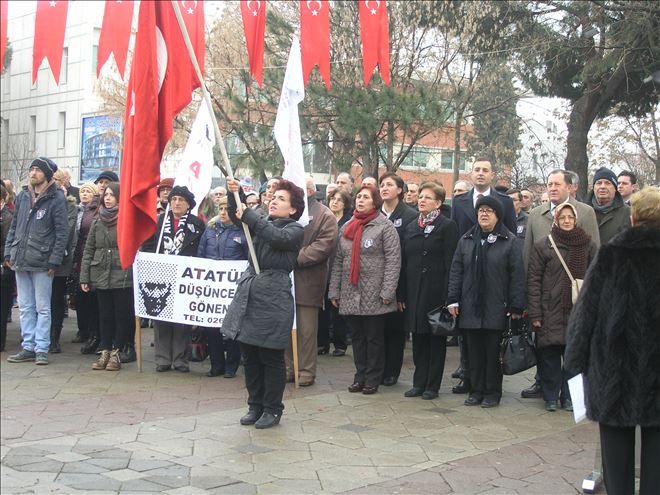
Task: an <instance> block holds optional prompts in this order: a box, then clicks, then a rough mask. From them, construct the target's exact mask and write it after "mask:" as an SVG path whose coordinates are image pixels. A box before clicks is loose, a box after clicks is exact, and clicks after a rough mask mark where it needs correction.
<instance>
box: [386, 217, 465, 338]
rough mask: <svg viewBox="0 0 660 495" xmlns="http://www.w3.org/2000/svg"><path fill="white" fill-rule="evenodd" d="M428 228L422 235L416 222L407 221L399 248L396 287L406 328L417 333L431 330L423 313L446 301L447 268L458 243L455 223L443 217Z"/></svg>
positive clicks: (423, 230)
mask: <svg viewBox="0 0 660 495" xmlns="http://www.w3.org/2000/svg"><path fill="white" fill-rule="evenodd" d="M428 227H432V230H431V232H428V233H425V229H422V228H420V227H419V225H418V224H417V221H414V222H410V223H409V224H408V226H407V227H406V230H405V232H404V236H403V246H402V249H401V276H400V277H399V281H400V282H399V285H400V294H401V299H402V301H403V302H404V303H405V304H406V310H405V313H404V324H405V329H406V331H408V332H414V333H419V334H426V333H429V331H430V330H429V326H428V320H427V319H426V314H427V313H428V312H429V311H431V310H432V309H433V308H435V307H437V306H439V305H441V304H443V303H444V302H445V299H446V297H447V284H448V282H449V269H450V268H451V260H452V258H453V256H454V251H455V250H456V243H457V242H458V229H457V228H456V224H455V223H454V222H453V221H451V220H449V219H447V218H445V217H443V216H442V215H439V216H438V218H436V219H435V220H434V221H433V223H432V224H431V225H429V226H428ZM428 227H427V229H426V230H428Z"/></svg>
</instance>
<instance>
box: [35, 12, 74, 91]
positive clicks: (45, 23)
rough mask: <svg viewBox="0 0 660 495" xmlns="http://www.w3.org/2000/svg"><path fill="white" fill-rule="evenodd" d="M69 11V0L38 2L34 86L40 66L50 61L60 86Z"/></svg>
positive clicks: (56, 81)
mask: <svg viewBox="0 0 660 495" xmlns="http://www.w3.org/2000/svg"><path fill="white" fill-rule="evenodd" d="M68 10H69V2H68V1H67V0H57V1H55V0H50V1H48V0H38V1H37V14H36V16H35V19H34V46H33V49H32V84H34V83H35V82H36V80H37V73H38V72H39V66H41V62H43V60H44V58H47V59H48V63H49V64H50V70H51V71H52V73H53V77H54V78H55V83H56V84H57V85H59V84H60V68H61V67H62V52H63V50H64V31H65V30H66V16H67V13H68Z"/></svg>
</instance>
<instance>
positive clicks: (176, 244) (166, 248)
mask: <svg viewBox="0 0 660 495" xmlns="http://www.w3.org/2000/svg"><path fill="white" fill-rule="evenodd" d="M169 204H170V208H169V210H168V212H167V215H165V213H161V214H160V215H159V216H158V224H157V226H156V233H155V234H154V235H153V236H152V237H151V238H150V239H148V240H147V241H146V242H145V243H144V245H143V247H142V249H143V250H144V251H147V252H151V253H154V252H159V253H164V254H170V255H174V256H197V250H198V248H199V241H200V239H201V238H202V234H203V233H204V228H205V226H204V222H202V221H201V220H200V219H199V217H197V216H196V215H193V214H192V213H190V210H191V209H192V208H193V207H194V206H195V196H194V195H193V194H192V193H191V192H190V191H189V190H188V188H187V187H185V186H174V187H173V188H172V190H171V191H170V194H169ZM161 233H162V240H161V241H160V246H159V247H158V246H157V244H158V238H159V236H160V235H161ZM157 249H158V251H157ZM190 331H191V327H190V325H183V324H180V323H170V322H167V321H159V320H155V321H154V347H155V354H156V371H158V372H161V373H162V372H166V371H170V370H171V369H172V368H174V369H175V370H176V371H179V372H181V373H187V372H188V371H190V367H189V366H188V353H187V350H188V342H189V341H190Z"/></svg>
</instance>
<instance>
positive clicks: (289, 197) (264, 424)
mask: <svg viewBox="0 0 660 495" xmlns="http://www.w3.org/2000/svg"><path fill="white" fill-rule="evenodd" d="M227 189H228V190H229V192H231V193H232V194H231V195H229V196H228V199H229V216H230V218H232V220H234V221H235V222H236V223H237V224H240V223H243V224H245V225H247V226H248V227H249V229H250V232H251V234H253V235H254V250H255V253H256V258H257V261H258V264H259V266H260V268H261V270H260V271H259V272H257V271H256V270H255V268H254V263H253V261H252V259H250V266H249V268H248V269H247V270H246V271H245V273H243V275H242V276H241V278H240V279H239V281H238V286H237V290H236V296H235V297H234V300H233V301H232V303H231V304H230V306H229V309H228V310H227V314H226V316H225V319H224V322H223V325H222V333H223V334H225V336H227V337H229V338H236V339H237V340H238V341H239V343H240V346H241V354H242V355H243V358H244V360H245V386H246V387H247V390H248V407H249V410H248V413H247V414H246V415H245V416H243V417H242V418H241V421H240V422H241V424H242V425H255V427H256V428H258V429H263V428H270V427H272V426H275V425H277V424H278V423H279V422H280V419H281V417H282V411H283V410H284V404H283V403H282V397H283V395H284V388H285V386H286V366H285V362H284V351H285V349H286V348H287V347H288V346H289V345H291V342H290V339H291V337H290V335H291V328H292V327H293V315H294V301H293V295H292V293H291V277H290V274H291V272H292V271H293V269H294V268H295V266H296V260H297V258H298V252H299V251H300V248H301V247H302V243H303V235H304V234H303V228H302V226H301V225H300V224H299V223H298V222H297V221H296V220H298V219H299V218H300V216H301V215H302V213H303V210H304V208H305V193H304V192H303V190H302V189H301V188H299V187H298V186H296V185H295V184H293V183H292V182H289V181H287V180H284V179H282V180H280V181H279V184H278V186H277V190H276V191H275V193H274V194H273V199H272V200H271V202H270V203H269V205H268V217H261V216H260V215H259V214H258V213H257V212H256V211H254V210H252V209H250V208H247V209H245V207H244V206H243V205H241V207H237V205H236V200H235V199H234V194H233V193H235V192H238V191H239V189H240V184H239V182H238V181H237V180H233V179H227ZM241 192H242V191H241Z"/></svg>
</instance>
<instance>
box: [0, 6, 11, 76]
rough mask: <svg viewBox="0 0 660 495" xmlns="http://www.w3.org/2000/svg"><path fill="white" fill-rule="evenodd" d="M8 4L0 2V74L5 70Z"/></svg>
mask: <svg viewBox="0 0 660 495" xmlns="http://www.w3.org/2000/svg"><path fill="white" fill-rule="evenodd" d="M8 4H9V2H7V1H6V0H2V1H0V73H2V72H4V70H5V50H6V49H7V16H8V13H7V12H8V9H7V6H8Z"/></svg>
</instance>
